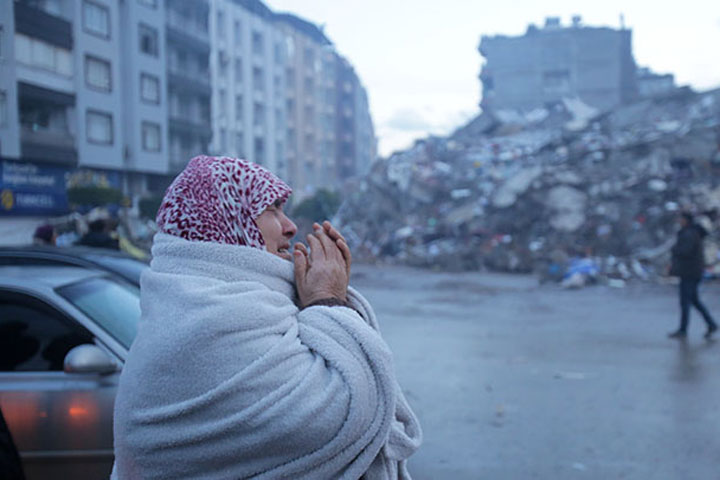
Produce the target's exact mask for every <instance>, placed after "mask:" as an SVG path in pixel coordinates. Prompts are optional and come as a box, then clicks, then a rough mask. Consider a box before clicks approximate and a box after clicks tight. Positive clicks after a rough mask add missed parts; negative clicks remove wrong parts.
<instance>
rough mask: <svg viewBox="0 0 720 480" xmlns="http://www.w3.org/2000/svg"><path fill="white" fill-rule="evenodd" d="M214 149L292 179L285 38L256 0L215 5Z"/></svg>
mask: <svg viewBox="0 0 720 480" xmlns="http://www.w3.org/2000/svg"><path fill="white" fill-rule="evenodd" d="M210 35H211V37H212V42H211V54H210V58H211V67H210V76H211V79H212V86H213V92H212V104H213V122H212V128H213V141H212V145H211V150H212V151H213V152H214V153H217V154H222V155H231V156H236V157H241V158H246V159H249V160H251V161H254V162H256V163H258V164H261V165H264V166H266V167H268V168H269V169H270V170H271V171H273V172H275V173H276V174H278V175H279V176H280V177H283V178H288V177H287V173H288V162H287V158H286V145H285V129H286V127H285V125H286V121H287V120H286V111H285V83H286V79H285V64H286V62H287V45H286V42H285V35H284V34H283V33H282V32H281V31H279V30H278V29H277V28H276V27H275V24H274V14H273V13H272V12H271V11H270V9H268V8H267V7H266V6H265V5H264V4H263V3H262V2H259V1H256V0H212V1H211V13H210Z"/></svg>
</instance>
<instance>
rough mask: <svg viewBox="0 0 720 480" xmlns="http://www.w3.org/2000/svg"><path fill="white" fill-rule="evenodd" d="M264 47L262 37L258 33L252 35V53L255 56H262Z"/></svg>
mask: <svg viewBox="0 0 720 480" xmlns="http://www.w3.org/2000/svg"><path fill="white" fill-rule="evenodd" d="M264 50H265V47H264V45H263V36H262V33H260V32H253V33H252V51H253V53H254V54H255V55H262V54H263V51H264Z"/></svg>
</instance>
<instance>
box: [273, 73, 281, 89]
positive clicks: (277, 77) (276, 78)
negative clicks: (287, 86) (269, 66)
mask: <svg viewBox="0 0 720 480" xmlns="http://www.w3.org/2000/svg"><path fill="white" fill-rule="evenodd" d="M281 87H282V85H281V81H280V75H275V76H274V77H273V88H274V89H275V92H276V93H279V92H280V88H281Z"/></svg>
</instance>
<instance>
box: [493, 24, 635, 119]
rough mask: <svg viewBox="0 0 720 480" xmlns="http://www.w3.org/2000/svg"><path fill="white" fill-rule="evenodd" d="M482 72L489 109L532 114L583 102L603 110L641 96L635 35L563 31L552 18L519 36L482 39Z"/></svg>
mask: <svg viewBox="0 0 720 480" xmlns="http://www.w3.org/2000/svg"><path fill="white" fill-rule="evenodd" d="M479 51H480V54H481V55H482V56H483V57H484V58H485V64H484V65H483V67H482V72H481V73H480V80H481V85H482V101H481V106H482V107H483V108H484V109H517V110H530V109H533V108H537V107H544V106H547V105H551V104H554V103H557V102H559V101H561V100H562V99H563V98H565V97H579V98H580V99H581V100H582V101H584V102H585V103H587V104H589V105H592V106H594V107H596V108H599V109H601V110H606V109H610V108H612V107H614V106H616V105H619V104H622V103H627V102H630V101H632V100H633V99H635V98H636V97H637V76H636V65H635V60H634V58H633V54H632V31H631V30H629V29H625V28H621V29H619V30H615V29H612V28H606V27H588V26H584V25H582V23H581V21H580V18H579V17H574V18H573V23H572V25H569V26H563V25H561V23H560V20H559V19H558V18H548V19H547V20H546V23H545V26H544V27H542V28H537V27H535V26H533V25H531V26H530V27H528V30H527V32H526V33H525V35H522V36H517V37H508V36H500V35H499V36H492V37H490V36H483V37H482V39H481V42H480V46H479Z"/></svg>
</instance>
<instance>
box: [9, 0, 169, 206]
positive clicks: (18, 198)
mask: <svg viewBox="0 0 720 480" xmlns="http://www.w3.org/2000/svg"><path fill="white" fill-rule="evenodd" d="M0 13H1V14H2V15H0V101H1V103H0V161H1V162H2V165H1V167H2V170H1V171H2V177H0V189H2V190H3V199H4V202H3V210H2V212H3V213H4V214H10V215H27V214H52V213H58V212H60V213H61V212H64V211H66V210H67V207H68V206H67V196H66V187H67V186H75V185H84V184H87V183H92V184H100V185H108V186H112V187H115V188H118V189H122V190H123V191H124V192H126V193H127V194H130V195H132V194H142V193H144V192H145V191H147V189H148V187H149V184H150V183H152V182H151V181H150V179H151V178H152V177H153V176H157V175H160V174H164V173H166V171H167V146H166V145H167V142H166V140H165V139H164V137H165V133H164V132H165V131H166V118H167V115H166V113H165V107H164V102H163V101H162V99H161V98H160V95H159V93H160V91H161V89H162V85H164V82H165V78H164V64H165V59H164V48H162V44H161V42H162V33H163V22H164V15H163V11H162V8H161V5H160V4H159V0H134V1H127V2H116V1H112V0H78V1H74V0H17V1H12V2H9V1H8V2H2V4H1V5H0Z"/></svg>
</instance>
